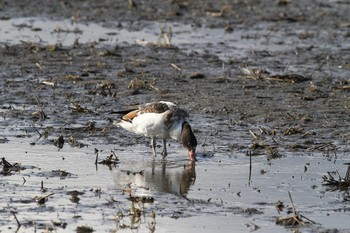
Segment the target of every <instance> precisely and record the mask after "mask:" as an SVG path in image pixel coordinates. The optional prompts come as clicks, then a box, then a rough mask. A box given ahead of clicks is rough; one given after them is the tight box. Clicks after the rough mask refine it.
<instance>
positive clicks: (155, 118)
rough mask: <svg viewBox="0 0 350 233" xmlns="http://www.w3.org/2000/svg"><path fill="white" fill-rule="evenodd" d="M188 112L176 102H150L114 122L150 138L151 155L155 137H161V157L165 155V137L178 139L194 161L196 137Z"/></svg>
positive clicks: (154, 146) (154, 151) (154, 147)
mask: <svg viewBox="0 0 350 233" xmlns="http://www.w3.org/2000/svg"><path fill="white" fill-rule="evenodd" d="M186 117H188V113H187V112H186V111H185V110H183V109H181V108H179V107H178V106H177V105H176V104H174V103H171V102H166V101H159V102H152V103H147V104H145V105H142V106H140V107H139V108H138V109H136V110H132V111H130V112H128V113H127V114H126V115H124V116H123V117H122V119H121V120H118V121H115V122H114V124H115V125H118V126H121V127H122V128H124V129H125V130H127V131H130V132H133V133H136V134H139V135H143V136H146V137H150V138H151V146H152V149H153V155H154V156H156V139H163V151H162V153H161V154H162V155H163V158H164V157H166V156H167V148H166V139H175V140H180V141H181V143H182V145H183V146H184V147H185V149H186V150H187V152H188V157H189V160H190V161H196V147H197V139H196V137H195V136H194V134H193V132H192V129H191V126H190V124H189V123H188V122H187V121H186Z"/></svg>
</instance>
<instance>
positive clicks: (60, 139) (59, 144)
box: [53, 135, 64, 150]
mask: <svg viewBox="0 0 350 233" xmlns="http://www.w3.org/2000/svg"><path fill="white" fill-rule="evenodd" d="M53 144H54V145H55V146H57V147H58V150H60V149H62V148H63V145H64V138H63V136H62V135H60V136H58V138H57V139H55V141H54V142H53Z"/></svg>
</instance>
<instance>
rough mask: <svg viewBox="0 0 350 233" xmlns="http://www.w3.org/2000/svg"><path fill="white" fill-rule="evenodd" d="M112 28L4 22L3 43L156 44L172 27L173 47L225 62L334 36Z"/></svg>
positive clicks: (0, 24) (262, 29) (263, 27)
mask: <svg viewBox="0 0 350 233" xmlns="http://www.w3.org/2000/svg"><path fill="white" fill-rule="evenodd" d="M110 25H111V27H104V26H102V25H99V24H96V23H72V22H71V21H70V20H61V21H55V20H48V19H42V18H18V19H10V20H0V35H1V37H0V44H2V43H6V44H18V43H21V41H24V42H36V43H42V44H48V45H49V44H57V43H60V44H62V45H63V46H71V45H73V44H74V42H75V41H76V40H77V39H78V40H79V43H94V42H97V43H102V44H111V45H113V44H117V43H129V44H133V43H135V41H136V40H145V41H147V42H152V43H154V42H157V41H158V40H159V35H160V32H161V28H165V30H166V29H167V28H169V27H170V28H171V31H172V33H173V36H172V39H171V43H172V44H173V45H175V46H178V47H179V48H181V49H183V50H184V51H189V52H191V51H197V52H203V51H208V52H209V53H211V54H215V55H217V56H219V57H220V58H222V59H228V58H232V57H236V58H237V57H241V56H246V55H247V54H250V53H251V52H253V51H261V50H268V51H269V52H273V51H285V50H294V49H295V48H297V47H308V46H310V45H314V42H313V41H314V40H318V38H317V37H318V36H321V37H325V38H327V37H329V33H330V32H329V31H321V32H319V31H315V30H316V29H315V30H312V29H308V31H307V32H310V33H313V34H314V35H316V36H315V37H314V38H309V39H307V40H300V39H299V38H298V35H299V34H301V33H303V32H305V29H303V28H299V29H298V28H294V29H293V30H292V31H290V30H289V29H288V28H286V29H284V30H276V29H273V28H272V27H271V28H270V26H269V24H268V23H266V22H265V23H261V24H258V25H254V26H252V27H251V28H250V29H249V30H247V29H246V28H241V27H240V26H239V25H237V26H235V27H234V31H233V32H232V33H226V32H225V31H224V29H222V28H206V27H194V26H191V25H184V24H179V23H156V22H154V23H152V24H148V25H145V26H144V28H143V29H142V30H140V31H134V30H127V29H125V28H126V26H125V25H124V27H122V28H121V27H118V25H117V24H115V25H113V24H110ZM317 30H320V29H317ZM338 33H339V32H338ZM344 33H345V31H344ZM342 44H343V46H345V45H344V43H342ZM317 45H318V46H320V47H322V48H325V47H328V46H329V45H326V44H325V45H321V44H319V42H318V44H317Z"/></svg>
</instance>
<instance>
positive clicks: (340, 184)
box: [322, 163, 350, 191]
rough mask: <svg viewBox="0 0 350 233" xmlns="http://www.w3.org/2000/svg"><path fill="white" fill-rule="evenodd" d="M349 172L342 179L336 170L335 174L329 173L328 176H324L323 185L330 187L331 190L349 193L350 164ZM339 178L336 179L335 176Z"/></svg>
mask: <svg viewBox="0 0 350 233" xmlns="http://www.w3.org/2000/svg"><path fill="white" fill-rule="evenodd" d="M345 165H347V170H346V174H345V176H344V177H342V176H341V175H340V174H339V171H338V170H336V171H335V172H327V174H328V176H326V175H324V176H322V179H323V185H326V186H328V187H330V190H332V191H336V190H343V191H347V190H349V187H350V164H348V163H346V164H345ZM335 175H336V176H337V178H336V177H334V176H335Z"/></svg>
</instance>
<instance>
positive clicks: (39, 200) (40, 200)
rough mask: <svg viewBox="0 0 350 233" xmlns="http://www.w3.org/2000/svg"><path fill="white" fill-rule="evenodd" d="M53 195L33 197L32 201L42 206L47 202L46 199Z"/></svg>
mask: <svg viewBox="0 0 350 233" xmlns="http://www.w3.org/2000/svg"><path fill="white" fill-rule="evenodd" d="M53 194H54V193H48V194H44V195H40V196H35V197H34V200H35V202H36V203H38V204H39V205H44V204H45V203H46V202H47V201H48V198H49V197H50V196H52V195H53Z"/></svg>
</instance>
